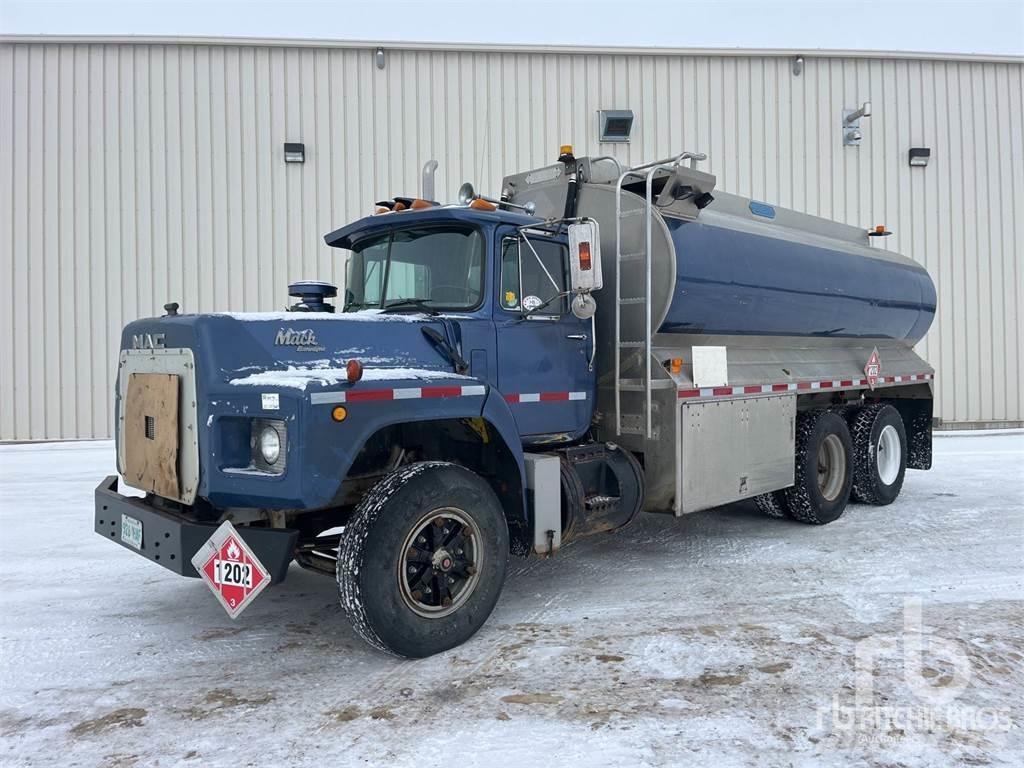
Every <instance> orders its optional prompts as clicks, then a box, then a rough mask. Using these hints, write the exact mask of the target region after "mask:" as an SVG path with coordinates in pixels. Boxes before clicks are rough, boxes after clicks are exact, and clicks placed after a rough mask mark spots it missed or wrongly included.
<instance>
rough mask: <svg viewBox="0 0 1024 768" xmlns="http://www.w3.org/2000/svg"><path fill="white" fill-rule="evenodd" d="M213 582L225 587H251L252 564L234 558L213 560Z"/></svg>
mask: <svg viewBox="0 0 1024 768" xmlns="http://www.w3.org/2000/svg"><path fill="white" fill-rule="evenodd" d="M213 583H214V584H218V585H220V586H225V587H245V588H246V589H251V588H252V565H251V564H249V563H239V562H235V561H234V560H219V559H218V560H214V561H213Z"/></svg>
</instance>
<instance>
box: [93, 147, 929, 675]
mask: <svg viewBox="0 0 1024 768" xmlns="http://www.w3.org/2000/svg"><path fill="white" fill-rule="evenodd" d="M702 159H704V157H703V156H702V155H696V154H694V153H689V152H687V153H683V154H681V155H679V156H678V157H673V158H669V159H667V160H662V161H658V162H654V163H649V164H646V165H642V166H638V167H632V168H622V167H620V165H619V164H618V163H617V162H616V161H615V160H614V159H611V158H576V157H574V156H573V153H572V149H571V147H563V148H562V151H561V155H560V157H559V158H558V161H557V162H555V163H553V164H552V165H548V166H545V167H542V168H536V169H533V170H530V171H527V172H524V173H519V174H515V175H511V176H508V177H506V178H505V179H504V181H503V184H502V189H501V191H500V194H498V195H496V196H495V197H494V198H485V197H482V196H480V195H478V194H476V193H475V192H474V191H473V189H472V187H471V185H469V184H466V185H464V186H463V188H462V190H460V200H459V203H458V204H455V205H440V204H437V203H434V202H431V201H429V200H423V199H415V200H414V199H409V198H396V199H394V200H389V201H385V202H384V203H381V204H378V206H379V207H378V212H377V214H375V215H372V216H368V217H366V218H363V219H360V220H358V221H355V222H353V223H351V224H348V225H347V226H344V227H342V228H341V229H338V230H336V231H334V232H331V233H330V234H328V235H326V237H325V239H326V242H327V244H328V245H330V246H332V247H336V248H339V249H344V251H347V252H348V256H347V259H348V261H347V280H346V283H345V288H344V292H343V296H342V297H341V298H340V300H339V301H338V306H337V307H335V306H334V305H333V304H331V300H332V299H334V298H335V297H336V295H337V292H336V289H335V287H334V286H332V285H329V284H326V283H317V282H306V283H297V284H294V285H292V286H290V292H291V295H292V296H295V297H296V298H297V299H298V301H297V302H296V303H295V304H294V305H292V306H291V307H290V308H289V309H288V310H287V311H282V312H274V313H252V314H233V313H221V314H203V315H189V314H179V312H178V311H177V305H175V304H169V305H168V306H167V307H166V308H165V309H166V311H167V314H165V315H164V316H163V317H154V318H149V319H144V320H138V321H135V322H132V323H130V324H129V325H128V326H126V327H125V329H124V331H123V334H122V337H121V352H120V359H119V363H118V365H119V371H118V377H117V387H116V397H115V400H116V413H117V424H116V434H117V463H118V471H119V473H120V475H121V477H122V478H123V481H124V482H125V483H126V484H128V485H130V486H133V487H135V488H137V489H141V490H142V491H144V492H145V496H143V497H139V496H126V495H122V494H121V493H119V492H118V476H117V475H111V476H110V477H107V478H106V479H105V480H104V481H103V482H102V483H101V485H100V486H99V487H98V488H97V490H96V501H95V530H96V533H98V534H100V535H101V536H103V537H104V538H108V539H110V540H111V541H114V542H116V543H119V544H122V545H123V546H125V547H127V548H129V549H130V550H132V551H134V552H135V553H136V554H138V555H141V556H143V557H146V558H148V559H150V560H152V561H154V562H156V563H158V564H159V565H162V566H164V567H165V568H169V569H171V570H172V571H174V572H176V573H179V574H181V575H183V576H192V577H195V576H198V575H200V574H199V573H198V571H197V566H196V565H194V564H193V560H194V558H195V557H196V553H197V552H199V551H200V550H201V549H202V548H203V547H204V546H206V542H207V540H209V539H210V538H211V535H212V534H213V533H214V531H216V530H218V528H222V527H223V526H224V523H225V521H229V522H230V523H231V526H232V527H233V529H234V530H235V531H237V534H238V535H240V536H241V538H242V539H243V540H244V542H245V544H246V545H247V546H248V547H249V548H250V550H251V551H252V553H253V554H254V556H255V558H256V559H258V561H259V562H260V563H262V564H263V567H264V568H265V572H266V573H267V574H268V575H269V580H270V582H274V583H276V582H281V581H283V580H284V578H285V575H286V573H287V570H288V568H289V566H290V564H291V562H292V561H295V562H296V563H298V564H299V565H300V566H302V567H304V568H307V569H310V570H313V571H316V572H318V573H324V574H328V575H332V576H334V577H335V578H336V579H337V581H338V584H339V588H340V593H341V604H342V607H343V609H344V611H345V613H346V614H347V615H348V617H349V619H350V620H351V622H352V624H353V626H354V627H355V630H356V631H357V632H358V634H359V635H361V636H362V637H363V638H364V639H365V640H366V641H368V642H369V643H370V644H372V645H373V646H376V647H377V648H380V649H382V650H385V651H389V652H392V653H394V654H398V655H401V656H406V657H423V656H428V655H430V654H434V653H438V652H440V651H444V650H446V649H449V648H452V647H454V646H456V645H458V644H460V643H462V642H464V641H465V640H467V639H468V638H470V637H471V636H472V635H473V634H474V633H475V632H476V631H477V630H478V629H479V628H480V627H481V626H482V625H483V624H484V622H485V621H486V620H487V617H488V616H489V614H490V613H491V610H492V609H493V608H494V605H495V603H496V601H497V599H498V596H499V593H500V591H501V588H502V582H503V580H504V578H505V573H506V568H507V562H508V558H509V556H510V555H514V556H524V557H525V556H531V555H532V556H551V555H553V554H555V553H557V552H558V550H559V548H560V547H562V546H564V545H565V544H566V543H567V542H569V541H571V540H573V539H577V538H580V537H584V536H590V535H594V534H597V533H607V532H611V531H615V530H616V529H619V528H622V527H623V526H626V525H628V524H629V523H630V522H631V521H633V520H634V519H636V517H637V516H638V515H639V514H640V512H641V511H647V512H658V513H667V514H672V515H677V516H678V515H684V514H688V513H691V512H696V511H699V510H705V509H709V508H712V507H716V506H719V505H723V504H727V503H730V502H737V501H741V500H745V499H749V500H752V501H753V502H755V503H756V504H757V506H758V507H759V508H760V509H762V510H763V511H764V512H765V513H767V514H769V515H772V516H775V517H790V518H794V519H796V520H798V521H801V522H804V523H809V524H816V525H821V524H825V523H829V522H831V521H833V520H835V519H837V518H838V517H839V516H840V515H842V514H843V512H844V510H845V509H846V507H847V505H848V503H850V502H851V501H855V502H860V503H865V504H876V505H883V504H889V503H891V502H893V501H894V500H895V499H896V498H897V496H898V495H899V493H900V489H901V487H902V485H903V482H904V473H905V471H906V469H907V468H913V469H928V468H929V467H930V465H931V424H932V383H933V370H932V368H931V367H930V366H929V365H928V364H927V363H926V362H925V361H924V360H922V359H921V358H920V357H919V356H918V355H917V354H915V353H914V351H913V345H914V343H915V342H917V341H918V340H919V339H920V338H921V337H922V336H923V335H924V334H925V332H926V331H927V330H928V326H929V324H930V323H931V322H932V319H933V317H934V314H935V307H936V296H935V289H934V286H933V284H932V281H931V279H930V278H929V276H928V274H927V272H926V271H925V270H924V269H923V268H922V267H920V266H919V265H917V264H916V263H914V262H912V261H911V260H909V259H907V258H904V257H902V256H900V255H897V254H895V253H892V252H889V251H886V250H884V249H881V248H876V247H872V245H871V239H870V238H871V237H872V236H875V235H883V234H886V233H885V232H884V229H883V228H878V229H877V230H870V231H869V230H864V229H858V228H856V227H852V226H846V225H842V224H838V223H835V222H831V221H827V220H824V219H820V218H816V217H813V216H808V215H804V214H801V213H797V212H795V211H791V210H786V209H783V208H780V207H777V206H773V205H769V204H765V203H760V202H756V201H752V200H749V199H746V198H742V197H738V196H735V195H731V194H725V193H721V192H719V191H717V190H715V177H714V176H712V175H710V174H707V173H704V172H702V171H700V170H698V169H697V168H696V167H695V166H696V162H697V161H698V160H702ZM338 257H339V258H344V257H345V255H344V254H343V253H342V252H339V255H338ZM236 571H237V569H236ZM229 572H230V569H229ZM238 577H239V574H238V573H237V572H236V573H235V576H234V578H235V579H236V581H238ZM241 581H242V582H245V577H244V575H243V577H242V578H241ZM246 583H249V584H250V586H251V582H246Z"/></svg>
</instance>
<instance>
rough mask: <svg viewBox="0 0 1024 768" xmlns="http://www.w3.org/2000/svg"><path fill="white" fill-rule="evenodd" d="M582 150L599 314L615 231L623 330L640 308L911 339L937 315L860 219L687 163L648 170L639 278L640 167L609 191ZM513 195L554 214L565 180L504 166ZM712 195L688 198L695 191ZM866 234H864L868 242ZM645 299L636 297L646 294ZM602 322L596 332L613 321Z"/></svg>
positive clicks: (700, 324)
mask: <svg viewBox="0 0 1024 768" xmlns="http://www.w3.org/2000/svg"><path fill="white" fill-rule="evenodd" d="M600 159H603V160H607V158H598V159H594V160H590V159H584V160H582V161H581V168H582V170H583V175H584V176H585V178H586V182H585V183H583V184H582V185H581V187H580V190H579V193H578V204H577V206H578V207H577V210H578V214H579V215H581V216H590V217H592V218H594V219H596V220H597V221H598V222H599V224H600V227H601V248H602V268H603V271H604V285H605V287H604V289H603V290H602V291H599V292H597V293H596V294H595V297H596V298H597V300H598V305H599V306H601V307H605V308H606V310H608V311H604V312H601V311H599V313H598V314H599V318H598V323H599V324H601V323H602V316H603V318H604V320H605V324H606V325H607V323H610V321H609V320H607V318H608V317H612V316H614V311H612V307H613V306H614V305H615V302H616V300H617V297H616V296H615V281H616V273H617V272H618V270H619V265H618V264H617V263H616V250H617V243H616V234H617V233H618V235H619V238H620V241H621V242H620V243H619V246H620V247H619V250H621V251H622V253H623V261H622V274H621V275H619V279H620V283H621V284H620V297H619V298H621V299H622V300H623V301H624V305H623V308H622V320H621V322H622V330H621V335H622V338H624V339H639V338H642V334H643V332H644V330H645V321H643V317H642V316H643V315H644V314H646V311H647V310H648V309H649V311H650V314H651V331H652V333H654V334H657V333H667V334H700V335H705V336H712V335H713V336H746V335H755V336H786V337H825V338H848V339H891V340H895V341H898V342H901V343H904V344H906V345H907V346H910V345H912V344H914V343H915V342H917V341H918V340H920V339H921V337H922V336H924V334H925V333H926V332H927V330H928V328H929V326H930V325H931V323H932V320H933V319H934V317H935V305H936V296H935V286H934V284H933V283H932V280H931V278H930V277H929V275H928V273H927V271H925V269H924V268H923V267H922V266H920V265H919V264H917V263H916V262H914V261H913V260H911V259H908V258H906V257H905V256H901V255H900V254H898V253H894V252H892V251H889V250H886V249H885V248H884V247H883V244H882V243H883V241H882V239H880V238H878V239H876V238H872V237H869V236H868V231H867V228H866V227H865V228H859V227H853V226H849V225H847V224H842V223H839V222H835V221H830V220H828V219H823V218H820V217H817V216H811V215H808V214H804V213H799V212H797V211H793V210H789V209H786V208H782V207H779V206H774V205H770V204H767V203H761V202H757V201H754V200H750V199H749V198H745V197H741V196H738V195H732V194H729V193H726V192H721V191H719V190H717V189H714V183H715V178H714V176H711V175H709V174H703V173H700V172H697V171H693V170H690V169H686V168H678V169H675V170H674V171H673V172H671V173H665V174H662V175H660V176H656V178H655V179H654V181H653V186H652V192H653V200H652V206H651V207H652V215H651V217H650V220H651V226H650V271H651V285H650V290H649V291H648V290H647V287H646V285H645V277H646V270H645V261H644V254H645V253H646V251H647V238H648V234H647V205H646V204H645V198H646V194H645V190H644V182H643V175H639V176H637V177H636V178H637V179H638V180H637V181H634V182H632V183H629V184H626V185H625V186H624V187H623V192H622V194H621V197H620V198H619V200H618V202H617V201H616V191H615V190H616V180H617V179H618V177H619V174H620V173H621V168H618V167H617V164H612V163H598V162H597V160H600ZM503 189H504V190H506V193H507V194H508V196H509V199H511V200H513V201H514V202H517V203H520V204H523V203H526V202H531V203H533V204H534V205H535V206H536V211H537V215H538V216H541V217H545V218H547V217H558V216H560V215H561V214H562V211H563V209H564V207H565V201H566V195H567V191H566V189H567V182H566V177H565V174H564V173H562V171H561V170H560V168H559V166H557V165H555V166H548V167H546V168H541V169H536V170H534V171H531V172H527V173H522V174H516V175H513V176H509V177H506V178H505V180H504V183H503ZM693 189H696V190H697V191H698V192H701V191H703V192H708V193H711V191H712V190H713V198H712V199H711V200H704V201H702V205H699V206H698V205H695V200H696V199H697V196H696V194H694V193H693V192H692V191H691V192H689V194H688V195H687V194H683V193H680V194H676V193H675V192H674V190H682V191H683V192H687V191H690V190H693ZM872 241H874V242H872ZM645 298H646V300H644V299H645ZM611 330H612V328H611V327H610V326H609V327H608V328H606V329H605V331H606V333H607V332H608V331H611Z"/></svg>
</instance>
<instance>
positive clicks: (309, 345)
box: [274, 328, 324, 352]
mask: <svg viewBox="0 0 1024 768" xmlns="http://www.w3.org/2000/svg"><path fill="white" fill-rule="evenodd" d="M274 345H275V346H278V347H295V348H296V349H300V350H302V351H304V352H322V351H323V350H324V348H323V347H322V346H320V344H318V343H317V340H316V333H314V332H313V329H312V328H306V329H305V330H303V331H296V330H295V329H294V328H282V329H281V330H279V331H278V332H277V336H275V337H274Z"/></svg>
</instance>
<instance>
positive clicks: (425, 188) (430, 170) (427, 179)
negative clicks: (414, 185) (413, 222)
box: [420, 160, 437, 200]
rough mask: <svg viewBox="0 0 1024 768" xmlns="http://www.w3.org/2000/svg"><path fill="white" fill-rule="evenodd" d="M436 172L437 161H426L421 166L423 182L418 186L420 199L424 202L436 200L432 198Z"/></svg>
mask: <svg viewBox="0 0 1024 768" xmlns="http://www.w3.org/2000/svg"><path fill="white" fill-rule="evenodd" d="M435 171H437V160H427V162H425V163H424V164H423V182H422V184H421V185H420V197H421V198H423V199H424V200H436V199H437V198H436V197H434V172H435Z"/></svg>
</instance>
